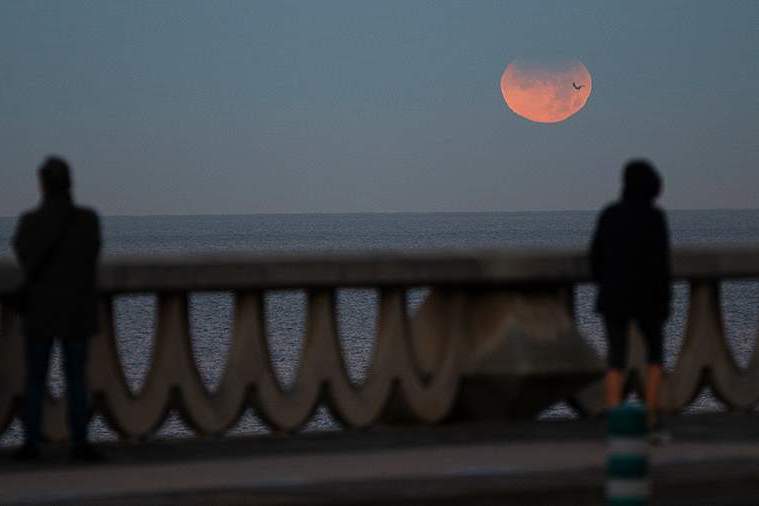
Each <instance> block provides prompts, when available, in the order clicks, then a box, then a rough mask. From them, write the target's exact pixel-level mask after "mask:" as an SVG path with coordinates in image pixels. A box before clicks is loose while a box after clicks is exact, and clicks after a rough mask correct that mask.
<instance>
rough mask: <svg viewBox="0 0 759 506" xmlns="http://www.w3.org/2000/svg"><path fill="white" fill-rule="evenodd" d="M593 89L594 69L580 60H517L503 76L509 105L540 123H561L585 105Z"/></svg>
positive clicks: (503, 84)
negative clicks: (555, 61) (588, 67)
mask: <svg viewBox="0 0 759 506" xmlns="http://www.w3.org/2000/svg"><path fill="white" fill-rule="evenodd" d="M578 88H579V89H578ZM592 89H593V81H592V79H591V77H590V72H588V69H587V68H586V67H585V65H583V64H582V63H581V62H580V61H578V60H568V61H563V62H559V63H550V64H545V63H540V62H530V61H522V60H515V61H513V62H511V63H509V64H508V65H507V66H506V70H504V71H503V75H501V94H502V95H503V99H504V100H505V101H506V105H508V106H509V109H511V110H512V111H513V112H514V113H515V114H517V115H519V116H521V117H523V118H525V119H528V120H530V121H535V122H537V123H559V122H561V121H564V120H566V119H568V118H570V117H572V116H573V115H575V114H576V113H577V112H578V111H580V110H581V109H582V108H583V107H585V103H586V102H587V101H588V98H589V97H590V92H591V90H592Z"/></svg>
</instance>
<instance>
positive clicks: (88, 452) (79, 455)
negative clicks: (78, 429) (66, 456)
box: [70, 443, 106, 464]
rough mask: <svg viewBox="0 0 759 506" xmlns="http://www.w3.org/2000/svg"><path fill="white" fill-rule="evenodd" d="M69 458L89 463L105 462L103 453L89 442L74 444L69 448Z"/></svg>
mask: <svg viewBox="0 0 759 506" xmlns="http://www.w3.org/2000/svg"><path fill="white" fill-rule="evenodd" d="M70 457H71V460H73V461H74V462H86V463H89V464H97V463H99V462H105V460H106V459H105V455H103V454H102V453H100V452H99V451H97V450H96V449H95V447H94V446H92V445H91V444H89V443H80V444H77V445H74V446H73V447H72V448H71V454H70Z"/></svg>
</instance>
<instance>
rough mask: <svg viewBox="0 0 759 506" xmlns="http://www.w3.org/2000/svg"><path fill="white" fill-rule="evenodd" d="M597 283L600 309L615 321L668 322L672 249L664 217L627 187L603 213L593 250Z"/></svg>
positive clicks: (648, 199) (650, 200)
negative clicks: (629, 319) (616, 318)
mask: <svg viewBox="0 0 759 506" xmlns="http://www.w3.org/2000/svg"><path fill="white" fill-rule="evenodd" d="M590 264H591V271H592V274H593V278H594V280H595V281H596V282H597V283H598V296H597V299H596V310H597V311H598V312H599V313H601V314H603V315H605V316H611V317H622V318H625V317H634V318H653V319H662V320H663V319H666V318H667V316H668V315H669V311H670V299H671V294H670V291H671V289H670V284H671V277H672V275H671V266H670V245H669V231H668V227H667V221H666V217H665V215H664V212H662V210H661V209H659V208H657V207H655V206H654V205H653V198H652V197H651V196H650V195H647V194H646V193H645V192H642V193H641V192H637V191H636V188H635V187H634V186H631V187H629V188H626V191H625V193H624V194H623V197H622V198H621V199H620V200H619V201H618V202H616V203H613V204H611V205H609V206H608V207H606V208H605V209H604V210H603V212H602V213H601V215H600V217H599V219H598V223H597V225H596V230H595V233H594V235H593V240H592V243H591V248H590Z"/></svg>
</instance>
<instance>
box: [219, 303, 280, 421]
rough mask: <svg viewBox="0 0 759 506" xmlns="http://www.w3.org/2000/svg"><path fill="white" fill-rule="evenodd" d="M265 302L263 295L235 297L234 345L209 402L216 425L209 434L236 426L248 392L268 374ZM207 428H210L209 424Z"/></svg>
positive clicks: (246, 402) (268, 358)
mask: <svg viewBox="0 0 759 506" xmlns="http://www.w3.org/2000/svg"><path fill="white" fill-rule="evenodd" d="M262 299H263V297H262V294H261V293H260V292H248V293H238V294H235V299H234V322H233V329H232V342H231V343H230V346H229V351H228V354H227V362H226V364H225V367H224V373H223V375H222V378H221V381H220V382H219V386H218V388H217V390H216V391H215V392H214V393H213V395H212V396H211V399H210V402H211V405H212V406H213V410H214V412H215V413H216V423H217V425H216V426H214V427H213V428H212V429H213V430H209V432H223V431H224V430H226V429H229V428H231V427H232V426H233V425H234V424H235V423H237V421H238V420H239V419H240V416H241V415H242V414H243V412H244V411H245V408H246V407H247V405H248V401H249V398H250V397H252V396H251V395H249V392H251V391H253V390H254V388H255V385H256V383H257V382H258V381H259V379H260V378H261V377H262V376H263V375H264V374H266V373H265V371H266V369H267V368H268V366H269V364H270V362H271V358H270V357H269V354H268V353H269V352H268V348H267V347H266V346H265V345H262V342H263V340H264V320H263V315H264V310H263V300H262ZM272 374H273V372H272ZM207 429H211V427H210V425H208V426H207Z"/></svg>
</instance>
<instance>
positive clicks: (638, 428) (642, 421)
mask: <svg viewBox="0 0 759 506" xmlns="http://www.w3.org/2000/svg"><path fill="white" fill-rule="evenodd" d="M647 432H648V426H647V424H646V410H645V409H643V408H642V407H641V406H640V405H639V404H637V403H632V402H631V403H627V404H623V405H622V406H620V407H618V408H614V409H612V410H611V411H609V436H610V437H614V436H637V435H640V436H644V435H645V434H646V433H647Z"/></svg>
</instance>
